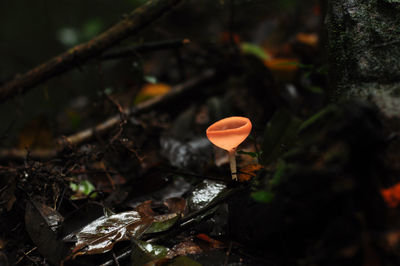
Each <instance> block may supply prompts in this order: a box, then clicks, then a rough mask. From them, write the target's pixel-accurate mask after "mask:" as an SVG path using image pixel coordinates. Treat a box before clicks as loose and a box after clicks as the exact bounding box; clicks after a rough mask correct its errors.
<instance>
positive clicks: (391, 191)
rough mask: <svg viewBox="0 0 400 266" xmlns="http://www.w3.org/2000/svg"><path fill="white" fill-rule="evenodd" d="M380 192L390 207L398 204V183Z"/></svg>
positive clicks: (399, 188)
mask: <svg viewBox="0 0 400 266" xmlns="http://www.w3.org/2000/svg"><path fill="white" fill-rule="evenodd" d="M381 193H382V197H383V199H384V200H385V202H386V203H387V205H388V206H389V207H390V208H396V207H397V206H398V205H399V204H400V183H397V184H396V185H394V186H392V187H390V188H386V189H382V190H381Z"/></svg>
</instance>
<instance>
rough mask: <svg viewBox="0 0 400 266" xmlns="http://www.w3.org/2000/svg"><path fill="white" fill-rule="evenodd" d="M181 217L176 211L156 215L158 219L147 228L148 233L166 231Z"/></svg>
mask: <svg viewBox="0 0 400 266" xmlns="http://www.w3.org/2000/svg"><path fill="white" fill-rule="evenodd" d="M179 218H180V216H179V215H177V214H175V213H172V214H169V215H160V216H155V219H156V221H154V222H153V223H152V224H151V226H150V227H149V228H148V229H147V230H146V234H150V233H159V232H163V231H166V230H168V229H169V228H171V227H172V226H173V225H174V224H175V223H176V222H177V221H178V220H179Z"/></svg>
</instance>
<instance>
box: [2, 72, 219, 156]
mask: <svg viewBox="0 0 400 266" xmlns="http://www.w3.org/2000/svg"><path fill="white" fill-rule="evenodd" d="M218 78H222V79H223V78H224V76H223V75H218V73H217V72H216V71H215V70H208V71H205V72H203V73H200V74H199V75H197V76H196V77H195V78H193V79H190V80H188V81H186V82H184V83H182V84H179V85H176V86H173V87H172V88H171V90H170V92H168V93H167V94H165V95H162V96H157V97H154V98H151V99H149V100H147V101H145V102H143V103H139V104H138V105H136V106H134V107H131V108H124V109H122V110H120V112H119V113H118V114H117V115H114V116H112V117H110V118H108V119H107V120H105V121H104V122H102V123H100V124H98V125H97V126H95V127H91V128H87V129H84V130H82V131H80V132H78V133H75V134H73V135H70V136H67V137H65V136H63V137H60V138H58V140H57V148H56V149H46V150H40V149H37V150H36V149H33V150H30V151H29V156H30V158H33V159H40V160H48V159H51V158H54V157H55V156H56V155H57V153H58V152H59V151H61V150H62V149H63V148H64V147H66V146H68V145H80V144H82V143H84V142H87V141H89V140H91V139H92V138H93V137H95V136H96V135H97V136H98V135H102V134H104V133H106V132H107V131H108V130H110V129H112V128H114V127H117V126H119V124H120V123H121V121H122V120H123V119H124V117H125V118H127V117H129V116H132V115H139V114H142V113H144V112H147V111H150V110H156V109H157V108H160V107H162V106H168V105H171V104H174V103H176V102H178V101H179V100H181V99H183V98H185V97H187V95H189V94H196V91H197V94H201V93H204V91H203V90H196V89H198V88H200V87H202V86H203V85H205V84H207V83H209V82H212V81H214V80H216V79H218ZM27 154H28V152H27V150H25V149H2V150H0V160H7V159H8V160H12V159H14V160H24V159H25V158H26V156H27Z"/></svg>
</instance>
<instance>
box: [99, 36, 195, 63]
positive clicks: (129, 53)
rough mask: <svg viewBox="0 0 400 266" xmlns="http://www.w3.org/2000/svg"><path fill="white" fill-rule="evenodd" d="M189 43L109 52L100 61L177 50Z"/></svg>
mask: <svg viewBox="0 0 400 266" xmlns="http://www.w3.org/2000/svg"><path fill="white" fill-rule="evenodd" d="M189 43H190V40H189V39H183V40H172V41H161V42H151V43H144V44H140V45H137V46H133V47H128V48H121V49H119V50H117V51H111V52H108V53H106V54H104V55H102V56H100V58H99V60H114V59H119V58H121V57H128V56H132V55H135V54H137V53H146V52H152V51H159V50H168V49H176V48H180V47H183V46H184V45H186V44H189Z"/></svg>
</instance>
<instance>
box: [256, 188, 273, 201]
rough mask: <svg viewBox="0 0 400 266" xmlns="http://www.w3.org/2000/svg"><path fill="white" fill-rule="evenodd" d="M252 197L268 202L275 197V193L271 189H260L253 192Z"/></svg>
mask: <svg viewBox="0 0 400 266" xmlns="http://www.w3.org/2000/svg"><path fill="white" fill-rule="evenodd" d="M251 197H252V198H253V199H254V200H255V201H257V202H261V203H268V202H271V201H272V200H273V199H274V197H275V194H274V193H272V192H269V191H265V190H259V191H256V192H253V193H251Z"/></svg>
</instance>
